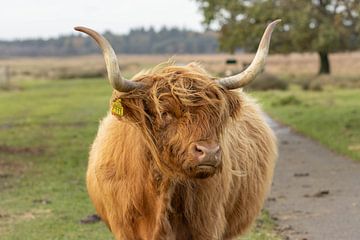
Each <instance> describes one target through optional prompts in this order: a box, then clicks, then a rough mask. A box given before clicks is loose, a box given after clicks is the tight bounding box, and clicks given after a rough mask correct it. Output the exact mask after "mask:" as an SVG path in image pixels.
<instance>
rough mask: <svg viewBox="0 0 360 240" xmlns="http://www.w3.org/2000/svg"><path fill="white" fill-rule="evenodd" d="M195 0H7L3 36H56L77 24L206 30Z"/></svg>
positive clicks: (1, 15)
mask: <svg viewBox="0 0 360 240" xmlns="http://www.w3.org/2000/svg"><path fill="white" fill-rule="evenodd" d="M201 20H202V16H201V13H200V12H199V10H198V7H197V4H196V2H195V1H194V0H4V1H3V3H1V9H0V39H2V40H4V39H5V40H13V39H24V38H37V37H43V38H48V37H56V36H58V35H60V34H69V33H72V32H73V30H72V29H73V27H74V26H77V25H82V26H88V27H91V28H94V29H96V30H98V31H100V32H103V31H104V30H111V31H112V32H115V33H127V32H128V31H129V29H131V28H134V27H139V26H145V27H148V26H154V27H155V28H156V29H158V28H160V27H161V26H164V25H166V26H178V27H186V28H188V29H194V30H202V29H203V27H202V25H201Z"/></svg>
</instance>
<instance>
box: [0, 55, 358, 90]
mask: <svg viewBox="0 0 360 240" xmlns="http://www.w3.org/2000/svg"><path fill="white" fill-rule="evenodd" d="M118 57H119V62H120V65H121V69H122V70H123V72H124V73H125V75H128V76H129V77H131V76H132V75H134V74H135V73H137V72H138V71H139V70H141V69H144V68H148V67H151V66H154V65H156V64H157V63H159V62H163V61H166V60H167V59H169V58H171V57H172V58H173V59H174V60H176V62H177V63H178V64H187V63H189V62H193V61H196V62H200V63H201V64H202V65H203V66H204V67H205V68H206V69H208V71H209V72H211V73H212V74H215V75H217V74H219V73H222V72H225V71H226V70H229V69H230V70H232V71H233V72H238V71H240V70H241V69H242V68H243V66H244V65H247V64H248V63H249V62H250V61H251V60H252V58H253V55H252V54H236V55H228V54H209V55H176V56H171V55H118ZM228 58H234V59H236V60H237V61H238V64H236V65H232V66H227V65H226V64H225V62H226V59H228ZM330 61H331V62H332V66H333V67H332V69H333V71H332V75H331V76H329V77H328V78H329V79H330V80H331V81H335V80H334V78H336V79H337V80H336V81H339V82H340V84H341V82H343V81H346V80H349V81H350V82H357V81H359V80H358V76H359V75H360V52H349V53H336V54H332V55H330ZM318 65H319V60H318V56H317V54H315V53H314V54H288V55H280V54H274V55H270V56H269V57H268V59H267V64H266V69H265V70H266V72H268V73H270V74H273V75H276V76H278V77H283V76H285V77H286V78H290V79H292V78H293V79H294V80H296V79H297V78H298V77H299V76H301V77H304V78H309V77H310V78H311V77H314V76H316V75H317V71H318V68H319V66H318ZM0 66H9V67H10V72H11V76H12V77H13V78H15V79H24V78H28V79H29V78H30V79H38V78H44V79H61V78H79V77H99V76H105V73H106V69H105V66H104V63H103V58H102V56H101V55H91V56H82V57H66V58H13V59H1V60H0ZM344 85H346V84H344ZM359 85H360V84H359Z"/></svg>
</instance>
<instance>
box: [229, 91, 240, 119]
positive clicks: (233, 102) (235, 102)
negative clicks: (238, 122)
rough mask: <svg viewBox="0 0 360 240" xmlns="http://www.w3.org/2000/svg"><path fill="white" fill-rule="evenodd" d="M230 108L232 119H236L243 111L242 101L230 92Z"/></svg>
mask: <svg viewBox="0 0 360 240" xmlns="http://www.w3.org/2000/svg"><path fill="white" fill-rule="evenodd" d="M227 100H228V108H229V114H230V117H232V118H236V116H238V114H239V113H240V110H241V105H242V104H241V103H242V101H241V99H240V97H239V96H238V95H237V94H236V93H232V92H229V93H228V94H227Z"/></svg>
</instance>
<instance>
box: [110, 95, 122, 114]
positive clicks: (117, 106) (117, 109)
mask: <svg viewBox="0 0 360 240" xmlns="http://www.w3.org/2000/svg"><path fill="white" fill-rule="evenodd" d="M111 113H112V114H113V115H115V116H118V117H122V116H123V115H124V108H123V106H122V104H121V99H120V98H118V99H116V100H115V101H114V102H113V103H112V107H111Z"/></svg>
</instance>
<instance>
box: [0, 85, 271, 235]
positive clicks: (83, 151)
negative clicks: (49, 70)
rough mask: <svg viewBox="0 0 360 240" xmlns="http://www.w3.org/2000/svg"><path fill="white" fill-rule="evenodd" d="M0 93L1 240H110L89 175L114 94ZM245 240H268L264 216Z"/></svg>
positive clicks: (100, 90)
mask: <svg viewBox="0 0 360 240" xmlns="http://www.w3.org/2000/svg"><path fill="white" fill-rule="evenodd" d="M21 89H22V90H20V91H10V92H5V91H0V238H1V239H2V240H7V239H19V240H23V239H26V240H32V239H33V240H35V239H36V240H38V239H113V237H112V235H111V233H110V232H109V231H108V229H107V228H106V227H105V225H104V224H102V223H96V224H90V225H82V224H80V223H79V221H80V219H82V218H84V217H86V216H87V215H90V214H93V213H94V209H93V207H92V205H91V203H90V200H89V198H88V196H87V192H86V187H85V171H86V166H87V157H88V150H89V146H90V144H91V142H92V140H93V138H94V137H95V134H96V131H97V127H98V121H99V119H101V117H102V116H104V115H105V113H106V111H107V108H108V100H109V96H110V94H111V89H110V87H109V84H107V82H106V81H105V80H103V79H89V80H86V79H84V80H79V79H78V80H68V81H33V82H31V81H28V82H25V83H23V84H22V85H21ZM260 222H261V224H258V227H257V228H256V230H254V232H252V233H251V234H250V235H249V236H247V237H246V238H245V239H246V240H250V239H251V240H254V239H256V240H258V239H276V238H270V236H271V237H272V236H273V235H272V234H271V229H272V225H271V221H270V219H269V218H268V216H267V215H266V214H265V215H264V217H262V218H261V220H260Z"/></svg>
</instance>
